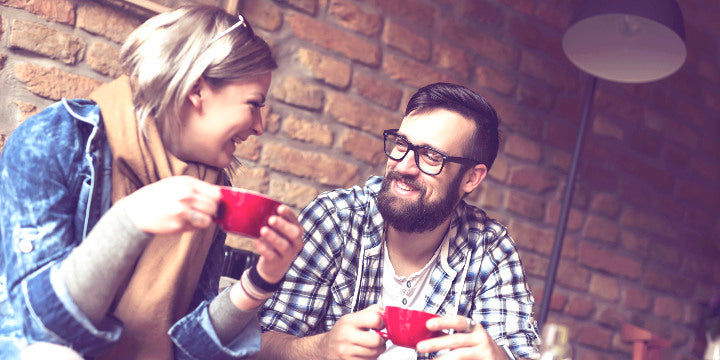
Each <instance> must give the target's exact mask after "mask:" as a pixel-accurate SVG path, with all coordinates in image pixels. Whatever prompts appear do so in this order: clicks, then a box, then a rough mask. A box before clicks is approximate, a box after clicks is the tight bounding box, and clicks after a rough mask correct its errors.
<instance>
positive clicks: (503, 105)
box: [482, 91, 546, 139]
mask: <svg viewBox="0 0 720 360" xmlns="http://www.w3.org/2000/svg"><path fill="white" fill-rule="evenodd" d="M482 95H484V96H485V97H486V98H487V99H488V101H489V102H490V103H491V104H492V106H493V107H494V108H495V111H497V114H498V117H500V126H502V127H507V128H509V129H510V130H512V131H513V132H517V133H520V134H523V135H526V136H528V137H530V138H533V139H538V138H540V135H541V133H542V131H543V126H544V123H545V122H546V119H544V118H543V117H542V116H527V113H526V112H524V111H521V110H520V109H519V108H518V106H517V103H515V102H510V101H508V100H507V99H505V98H503V97H499V96H494V94H493V93H491V92H489V91H488V92H484V93H483V94H482Z"/></svg>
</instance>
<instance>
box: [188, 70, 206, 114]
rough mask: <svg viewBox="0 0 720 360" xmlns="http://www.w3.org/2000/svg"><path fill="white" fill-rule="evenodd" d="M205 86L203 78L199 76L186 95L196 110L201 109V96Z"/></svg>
mask: <svg viewBox="0 0 720 360" xmlns="http://www.w3.org/2000/svg"><path fill="white" fill-rule="evenodd" d="M206 86H207V83H206V82H205V79H203V78H202V77H201V78H199V79H197V81H196V82H195V84H193V86H192V88H191V89H190V93H188V95H187V97H188V100H189V101H190V103H191V104H192V105H193V107H195V108H196V109H198V110H201V109H202V100H203V99H202V97H203V93H204V92H205V87H206Z"/></svg>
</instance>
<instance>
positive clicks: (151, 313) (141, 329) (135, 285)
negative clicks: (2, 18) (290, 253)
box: [90, 76, 221, 360]
mask: <svg viewBox="0 0 720 360" xmlns="http://www.w3.org/2000/svg"><path fill="white" fill-rule="evenodd" d="M90 98H91V99H92V100H94V101H95V102H96V103H97V104H98V105H99V106H100V112H101V113H102V117H103V122H104V124H105V128H106V129H107V131H106V132H107V137H108V141H109V143H110V149H111V150H112V155H113V159H112V160H113V162H112V171H113V172H112V200H113V203H115V202H116V201H118V200H119V199H121V198H123V197H125V196H127V195H129V194H131V193H132V192H134V191H135V190H138V189H139V188H141V187H143V186H145V185H148V184H151V183H154V182H156V181H158V180H161V179H164V178H167V177H171V176H175V175H189V176H193V177H196V178H199V179H202V180H205V181H207V182H210V183H213V184H217V183H219V182H220V180H221V176H219V171H218V170H217V169H216V168H212V167H207V166H204V165H200V164H196V163H185V162H183V161H181V160H180V159H178V158H176V157H175V156H173V155H172V154H170V153H168V151H167V150H166V149H165V147H164V146H163V144H162V141H161V138H160V134H159V133H158V129H157V127H156V126H155V122H154V121H152V119H148V120H147V121H146V131H145V135H143V133H142V131H141V129H140V128H139V126H138V121H137V120H136V118H135V113H134V109H133V105H132V93H131V88H130V83H129V79H128V77H126V76H123V77H120V78H118V79H117V80H115V81H113V82H111V83H109V84H105V85H103V86H101V87H100V88H98V89H97V90H96V91H94V92H93V93H92V94H91V95H90ZM216 230H217V227H216V226H214V225H213V226H210V227H209V228H207V229H203V230H199V231H193V232H185V233H182V234H179V235H174V236H157V237H155V238H154V239H153V240H152V241H151V242H150V244H149V245H148V246H147V248H146V249H145V251H143V253H142V254H141V255H140V258H139V259H138V261H137V264H136V265H135V269H134V271H133V272H132V273H131V274H130V277H129V278H128V279H127V280H126V286H125V287H124V288H121V289H120V290H119V291H118V294H117V295H116V299H115V302H116V307H115V309H114V315H115V316H116V317H117V318H119V319H120V320H121V321H122V322H123V323H124V325H125V330H124V331H123V334H122V337H121V338H120V340H119V341H118V343H117V344H115V345H114V346H113V347H112V349H111V351H110V352H109V353H107V354H105V355H102V356H100V357H98V359H103V360H109V359H152V360H163V359H168V360H169V359H172V358H173V349H172V341H171V340H170V337H169V336H168V335H167V332H168V330H169V329H170V327H171V326H172V324H174V323H175V322H176V321H177V320H178V319H180V318H181V317H183V316H184V315H186V314H187V312H188V311H189V309H188V308H189V305H190V301H191V300H192V296H193V293H194V292H195V288H196V286H197V283H198V279H199V278H200V273H201V271H202V268H203V265H204V263H205V258H206V256H207V253H208V249H209V248H210V245H211V243H212V240H213V237H214V235H215V232H216Z"/></svg>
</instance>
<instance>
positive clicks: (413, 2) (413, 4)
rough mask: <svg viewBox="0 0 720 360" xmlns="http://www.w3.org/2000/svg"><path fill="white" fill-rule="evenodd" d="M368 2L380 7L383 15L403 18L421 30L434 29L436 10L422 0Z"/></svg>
mask: <svg viewBox="0 0 720 360" xmlns="http://www.w3.org/2000/svg"><path fill="white" fill-rule="evenodd" d="M367 2H369V3H371V4H374V5H376V6H378V7H379V8H380V9H382V12H383V13H386V14H394V15H399V16H402V17H403V18H405V19H407V20H409V23H412V24H416V25H417V26H418V27H420V28H424V29H432V28H433V24H434V21H433V20H434V19H435V9H434V7H433V6H431V5H429V4H426V3H425V2H423V1H421V0H404V1H397V0H368V1H367Z"/></svg>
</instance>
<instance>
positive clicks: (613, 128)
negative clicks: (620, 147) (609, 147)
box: [592, 114, 625, 141]
mask: <svg viewBox="0 0 720 360" xmlns="http://www.w3.org/2000/svg"><path fill="white" fill-rule="evenodd" d="M592 132H593V133H594V134H596V135H600V136H606V137H610V138H613V139H615V140H618V141H622V140H623V139H624V138H625V131H624V130H623V128H622V127H621V126H620V125H619V124H617V123H616V122H614V121H613V120H612V119H610V118H608V117H606V116H603V115H602V114H599V115H598V116H596V117H595V119H594V121H593V123H592Z"/></svg>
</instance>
